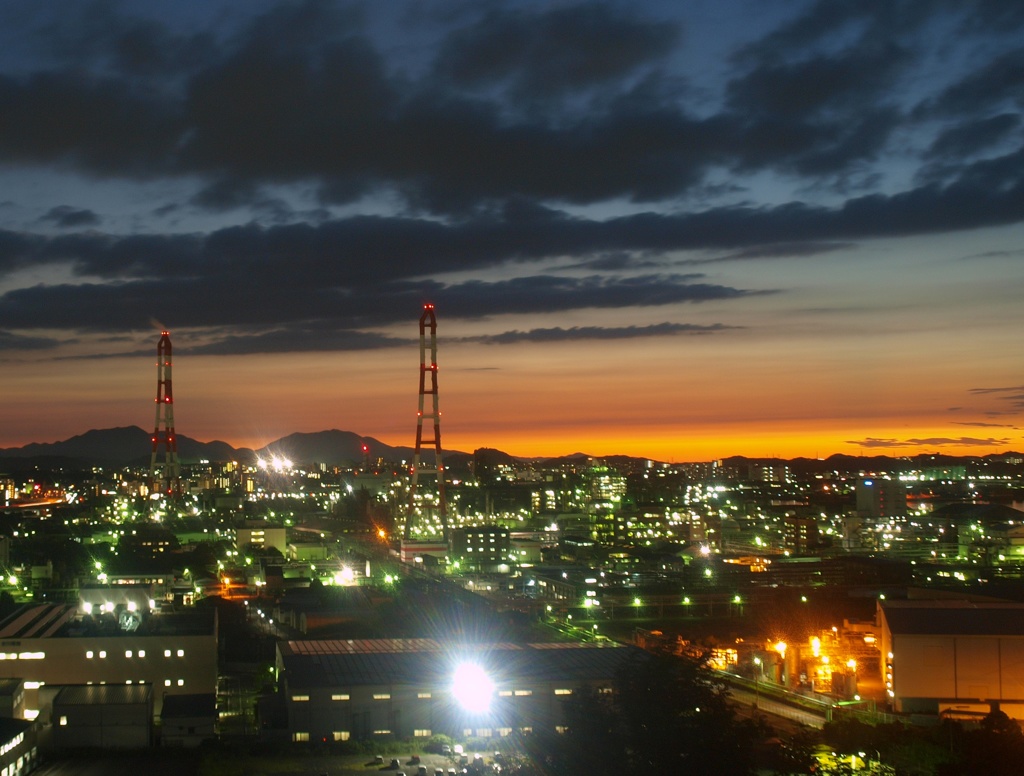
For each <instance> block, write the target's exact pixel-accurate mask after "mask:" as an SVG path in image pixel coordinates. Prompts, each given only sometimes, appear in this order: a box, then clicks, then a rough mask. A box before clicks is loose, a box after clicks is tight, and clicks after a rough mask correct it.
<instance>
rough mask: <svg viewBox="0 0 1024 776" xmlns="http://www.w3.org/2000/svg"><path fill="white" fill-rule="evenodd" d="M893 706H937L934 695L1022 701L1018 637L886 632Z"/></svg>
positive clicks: (1023, 665)
mask: <svg viewBox="0 0 1024 776" xmlns="http://www.w3.org/2000/svg"><path fill="white" fill-rule="evenodd" d="M891 651H892V653H893V661H892V665H893V672H892V673H893V692H894V694H895V702H896V709H897V711H922V712H937V711H939V708H938V706H939V701H940V700H944V701H954V700H960V701H966V702H987V703H990V702H1004V701H1005V702H1010V703H1012V702H1017V703H1024V637H1022V636H950V635H905V634H896V635H894V636H893V637H892V650H891Z"/></svg>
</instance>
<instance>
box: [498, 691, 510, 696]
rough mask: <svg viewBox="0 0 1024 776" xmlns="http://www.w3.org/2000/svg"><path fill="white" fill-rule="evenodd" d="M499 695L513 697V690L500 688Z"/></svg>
mask: <svg viewBox="0 0 1024 776" xmlns="http://www.w3.org/2000/svg"><path fill="white" fill-rule="evenodd" d="M498 697H499V698H511V697H512V691H511V690H498Z"/></svg>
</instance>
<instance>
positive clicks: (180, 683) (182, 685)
mask: <svg viewBox="0 0 1024 776" xmlns="http://www.w3.org/2000/svg"><path fill="white" fill-rule="evenodd" d="M184 686H185V680H184V679H179V680H178V687H184Z"/></svg>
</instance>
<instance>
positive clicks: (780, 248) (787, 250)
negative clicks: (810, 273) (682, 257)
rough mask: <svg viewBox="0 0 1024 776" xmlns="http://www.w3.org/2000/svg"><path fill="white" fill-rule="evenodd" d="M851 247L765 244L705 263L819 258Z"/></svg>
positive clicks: (810, 243) (818, 244)
mask: <svg viewBox="0 0 1024 776" xmlns="http://www.w3.org/2000/svg"><path fill="white" fill-rule="evenodd" d="M853 246H854V243H851V242H813V241H808V242H802V243H794V242H791V243H765V244H763V245H755V246H753V247H750V248H744V249H743V250H741V251H736V252H734V253H729V254H727V255H725V256H715V257H713V258H709V259H707V260H706V261H707V262H714V261H744V260H747V259H777V258H780V257H792V256H821V255H822V254H826V253H834V252H835V251H842V250H847V249H849V248H851V247H853ZM692 263H701V260H696V261H692Z"/></svg>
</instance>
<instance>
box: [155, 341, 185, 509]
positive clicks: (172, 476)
mask: <svg viewBox="0 0 1024 776" xmlns="http://www.w3.org/2000/svg"><path fill="white" fill-rule="evenodd" d="M161 451H162V452H161ZM149 477H150V480H151V482H152V486H153V491H154V492H159V493H163V494H164V495H168V496H174V495H177V494H178V493H180V492H181V463H180V462H179V461H178V438H177V436H176V435H175V433H174V392H173V391H172V389H171V335H170V333H168V332H166V331H163V332H160V342H158V343H157V346H156V425H155V428H154V430H153V454H152V455H151V456H150V459H149Z"/></svg>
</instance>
